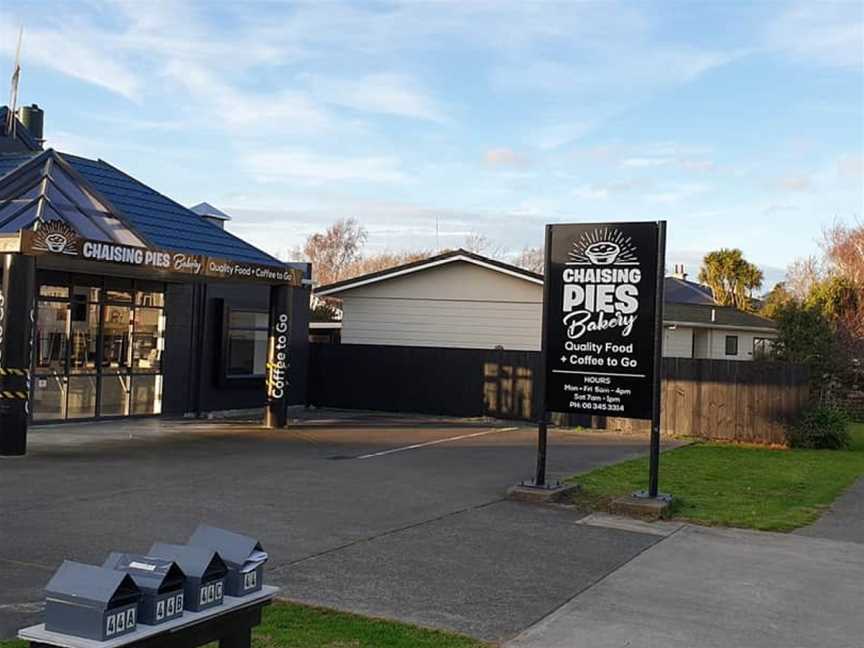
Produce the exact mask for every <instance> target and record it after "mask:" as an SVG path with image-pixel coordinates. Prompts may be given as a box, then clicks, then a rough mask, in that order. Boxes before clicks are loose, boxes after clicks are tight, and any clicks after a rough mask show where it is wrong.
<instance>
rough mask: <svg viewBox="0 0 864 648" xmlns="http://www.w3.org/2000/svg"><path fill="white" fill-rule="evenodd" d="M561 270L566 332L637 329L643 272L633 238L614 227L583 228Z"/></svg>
mask: <svg viewBox="0 0 864 648" xmlns="http://www.w3.org/2000/svg"><path fill="white" fill-rule="evenodd" d="M567 258H568V261H567V262H566V264H565V267H564V269H563V271H562V274H561V278H562V283H563V291H564V292H563V295H562V310H563V311H564V316H563V323H564V328H565V331H566V335H567V337H568V338H569V339H570V340H578V339H580V338H581V337H582V336H583V335H585V334H588V333H599V332H603V331H613V330H617V331H618V332H619V333H620V335H621V336H622V337H627V336H629V335H630V333H631V332H632V331H633V326H634V325H635V324H636V319H637V318H638V317H639V284H640V282H641V281H642V272H641V270H640V269H639V257H638V256H637V255H636V246H635V245H634V244H633V239H631V238H630V237H629V236H627V235H625V234H622V233H621V231H620V230H618V229H617V228H615V227H599V228H597V229H594V230H590V231H586V232H583V233H582V235H581V236H580V237H579V238H577V239H576V240H575V241H573V244H572V246H571V248H570V253H569V254H568V255H567Z"/></svg>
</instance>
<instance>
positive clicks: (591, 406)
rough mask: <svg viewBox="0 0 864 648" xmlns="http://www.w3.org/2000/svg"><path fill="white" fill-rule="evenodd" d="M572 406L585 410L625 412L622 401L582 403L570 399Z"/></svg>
mask: <svg viewBox="0 0 864 648" xmlns="http://www.w3.org/2000/svg"><path fill="white" fill-rule="evenodd" d="M570 407H573V408H575V409H584V410H603V411H604V412H623V411H624V405H622V404H621V403H581V402H575V401H570Z"/></svg>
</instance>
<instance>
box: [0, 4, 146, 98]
mask: <svg viewBox="0 0 864 648" xmlns="http://www.w3.org/2000/svg"><path fill="white" fill-rule="evenodd" d="M17 43H18V28H17V27H16V26H14V25H13V24H12V21H11V20H9V19H5V18H3V17H2V16H0V53H2V54H5V55H6V56H8V57H9V58H10V59H11V58H13V57H14V56H15V50H16V47H17ZM101 45H102V40H101V38H100V36H99V34H98V33H96V32H94V30H92V29H91V28H90V27H89V26H87V25H83V24H79V23H77V22H73V23H72V24H70V25H69V28H68V30H66V29H64V30H56V29H51V28H43V27H35V28H31V27H29V26H28V27H27V29H26V30H25V32H24V38H23V39H22V47H21V58H22V68H23V69H24V70H25V74H26V73H27V72H26V70H27V69H28V68H29V67H30V66H31V65H35V66H39V67H45V68H48V69H51V70H55V71H57V72H59V73H61V74H64V75H66V76H70V77H73V78H75V79H80V80H81V81H85V82H86V83H90V84H93V85H96V86H99V87H101V88H104V89H106V90H110V91H111V92H114V93H116V94H119V95H121V96H123V97H126V98H127V99H132V100H137V99H139V98H140V94H141V89H142V81H141V79H140V78H139V76H138V74H136V73H135V72H134V71H133V69H132V68H131V67H130V66H129V65H127V64H126V63H125V62H123V60H122V59H121V58H118V57H116V56H109V55H108V53H107V52H105V50H104V49H103V47H102V46H101Z"/></svg>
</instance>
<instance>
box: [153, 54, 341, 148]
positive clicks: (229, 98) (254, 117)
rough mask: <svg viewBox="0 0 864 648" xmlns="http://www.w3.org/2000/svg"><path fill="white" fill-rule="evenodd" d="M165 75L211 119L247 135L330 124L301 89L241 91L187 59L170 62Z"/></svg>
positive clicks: (316, 128)
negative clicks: (299, 90)
mask: <svg viewBox="0 0 864 648" xmlns="http://www.w3.org/2000/svg"><path fill="white" fill-rule="evenodd" d="M165 75H166V76H167V77H168V78H170V79H171V80H172V81H173V82H174V83H176V84H178V85H179V86H180V87H182V88H184V89H185V90H186V91H187V92H188V94H189V95H190V97H192V98H193V99H192V101H193V102H194V104H195V105H196V106H198V107H200V108H202V109H203V110H204V111H205V114H206V115H208V116H209V118H210V119H215V120H218V121H220V122H221V123H223V124H224V125H225V126H227V127H229V128H231V129H233V130H234V131H240V130H242V131H243V132H244V134H245V135H246V136H248V137H252V136H256V135H257V136H262V135H265V134H266V133H272V132H274V131H276V132H280V133H286V132H287V133H292V132H293V133H309V132H322V131H326V130H328V129H330V128H331V127H332V119H331V118H330V117H329V116H328V115H327V113H326V112H325V111H324V110H323V109H321V108H320V107H319V106H317V105H315V103H314V102H313V101H312V100H311V99H310V98H309V97H308V96H306V95H304V94H303V93H300V92H296V91H290V90H285V91H281V92H276V93H256V92H250V91H245V92H242V91H240V90H238V89H237V88H236V87H234V86H233V85H231V84H229V83H226V82H225V81H224V80H223V79H222V78H221V77H220V76H219V75H217V74H215V73H214V72H213V71H212V70H210V69H208V68H206V67H204V66H200V65H196V64H192V63H188V62H187V63H169V64H168V65H167V66H166V68H165ZM250 129H251V130H250Z"/></svg>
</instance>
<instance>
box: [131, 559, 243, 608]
mask: <svg viewBox="0 0 864 648" xmlns="http://www.w3.org/2000/svg"><path fill="white" fill-rule="evenodd" d="M147 555H148V556H155V557H158V558H164V559H166V560H173V561H174V562H175V563H177V565H178V566H179V567H180V569H182V570H183V574H184V575H185V576H186V581H185V585H184V588H183V593H184V597H183V601H184V605H185V607H186V609H187V610H192V611H193V612H200V611H201V610H207V609H209V608H212V607H216V606H217V605H222V596H223V594H224V589H225V575H226V574H227V573H228V568H227V567H226V566H225V562H224V561H223V560H222V558H221V557H220V556H219V554H218V553H217V552H216V551H213V550H212V549H207V548H205V547H192V546H190V545H177V544H166V543H163V542H156V543H154V544H153V546H152V547H150V551H148V552H147Z"/></svg>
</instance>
